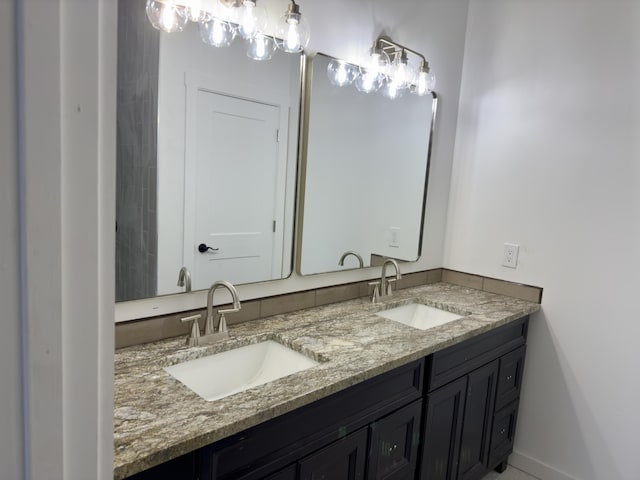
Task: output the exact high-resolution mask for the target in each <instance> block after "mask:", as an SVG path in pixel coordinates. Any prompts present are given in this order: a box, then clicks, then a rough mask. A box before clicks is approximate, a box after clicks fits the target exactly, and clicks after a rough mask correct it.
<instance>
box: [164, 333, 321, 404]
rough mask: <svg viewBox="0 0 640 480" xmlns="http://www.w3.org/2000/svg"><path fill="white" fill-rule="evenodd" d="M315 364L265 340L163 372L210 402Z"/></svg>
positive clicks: (184, 363)
mask: <svg viewBox="0 0 640 480" xmlns="http://www.w3.org/2000/svg"><path fill="white" fill-rule="evenodd" d="M315 365H318V362H316V361H315V360H312V359H311V358H309V357H307V356H305V355H303V354H301V353H298V352H296V351H295V350H291V349H290V348H287V347H285V346H283V345H281V344H279V343H278V342H274V341H273V340H267V341H264V342H260V343H255V344H251V345H246V346H244V347H239V348H235V349H233V350H228V351H226V352H221V353H216V354H214V355H209V356H208V357H202V358H197V359H195V360H189V361H187V362H183V363H179V364H177V365H172V366H170V367H165V370H166V371H167V372H168V373H169V374H171V375H172V376H173V377H175V378H176V379H177V380H179V381H180V382H181V383H183V384H184V385H186V386H187V387H189V388H190V389H191V390H193V391H194V392H195V393H197V394H198V395H200V396H201V397H202V398H204V399H205V400H207V401H213V400H218V399H220V398H223V397H226V396H228V395H232V394H234V393H238V392H241V391H243V390H247V389H249V388H252V387H257V386H258V385H263V384H265V383H268V382H271V381H273V380H277V379H278V378H282V377H286V376H287V375H291V374H293V373H296V372H300V371H302V370H306V369H307V368H311V367H313V366H315Z"/></svg>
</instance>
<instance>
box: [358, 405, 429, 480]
mask: <svg viewBox="0 0 640 480" xmlns="http://www.w3.org/2000/svg"><path fill="white" fill-rule="evenodd" d="M421 414H422V401H420V400H418V401H417V402H414V403H412V404H410V405H407V406H406V407H404V408H401V409H400V410H397V411H395V412H394V413H392V414H391V415H388V416H386V417H385V418H383V419H381V420H379V421H377V422H374V423H372V424H371V427H369V435H370V438H371V442H370V447H369V462H368V470H367V479H368V480H405V479H407V478H413V477H414V476H415V471H416V463H417V456H418V455H417V454H418V444H419V442H420V418H421V416H422V415H421Z"/></svg>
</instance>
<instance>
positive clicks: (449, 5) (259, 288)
mask: <svg viewBox="0 0 640 480" xmlns="http://www.w3.org/2000/svg"><path fill="white" fill-rule="evenodd" d="M287 3H288V2H287V0H263V1H262V4H263V5H264V6H265V7H266V8H267V9H268V10H269V11H270V12H271V13H272V17H274V18H277V17H279V16H280V15H281V12H284V11H285V9H286V6H287ZM467 3H468V2H467V0H455V1H452V0H427V1H420V0H407V1H402V2H388V1H384V0H368V1H366V2H363V1H361V0H327V1H323V2H317V1H303V2H300V9H301V11H302V14H303V15H305V16H307V19H308V20H309V24H310V28H311V41H310V43H309V47H308V50H309V51H311V52H313V51H319V52H322V53H325V54H328V55H331V56H335V57H337V58H343V59H345V60H348V61H355V60H358V59H360V58H361V57H362V55H363V53H364V52H366V51H367V50H368V49H369V48H371V45H372V44H373V41H374V40H375V39H376V38H377V37H378V36H379V35H380V34H382V33H385V34H387V35H389V36H390V37H391V38H392V39H393V40H395V41H397V42H399V43H401V44H404V45H406V46H408V47H410V48H413V49H415V50H417V51H419V52H421V53H423V54H424V55H425V56H426V57H427V58H428V60H429V63H430V65H431V66H432V67H433V69H434V71H435V73H436V75H437V77H438V85H437V87H436V91H437V93H438V95H439V103H438V120H437V122H436V128H435V133H434V141H433V151H432V155H431V167H430V173H429V178H430V181H429V191H428V193H427V212H428V213H427V217H426V220H425V228H424V236H423V246H422V252H423V253H422V257H421V258H420V259H419V261H418V262H416V263H413V264H411V265H407V266H406V267H403V272H410V271H419V270H425V269H428V268H437V267H441V266H442V255H443V249H444V229H445V219H446V212H447V202H448V195H449V181H450V175H451V162H452V155H453V145H454V139H455V128H456V121H457V111H458V94H459V87H460V76H461V70H462V54H463V49H464V37H465V28H466V15H467ZM379 275H380V269H369V270H367V271H364V272H363V271H357V270H353V271H349V272H340V273H339V274H335V273H330V274H320V275H314V276H309V277H301V276H299V275H297V274H296V273H293V274H292V276H291V277H290V278H288V279H285V280H282V281H273V282H269V283H259V284H253V285H242V286H240V287H239V289H238V292H239V294H240V298H241V299H250V298H257V297H261V296H265V295H275V294H280V293H287V292H292V291H296V290H303V289H310V288H317V287H322V286H326V285H335V284H340V283H348V282H353V281H358V280H363V279H367V278H373V277H375V276H379ZM216 300H217V299H216ZM221 300H222V298H221ZM222 301H224V300H222ZM205 303H206V292H204V293H202V292H200V293H193V294H191V295H180V296H169V297H159V298H156V299H145V300H138V301H133V302H124V303H119V304H117V305H116V321H124V320H127V319H133V318H140V317H147V316H151V315H159V314H162V313H168V312H176V311H182V310H188V309H191V308H200V307H202V306H204V305H205Z"/></svg>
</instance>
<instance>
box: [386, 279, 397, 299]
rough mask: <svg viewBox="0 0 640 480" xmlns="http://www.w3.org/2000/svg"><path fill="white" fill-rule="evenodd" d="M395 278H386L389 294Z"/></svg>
mask: <svg viewBox="0 0 640 480" xmlns="http://www.w3.org/2000/svg"><path fill="white" fill-rule="evenodd" d="M396 280H397V278H387V295H391V293H392V291H391V284H392V283H395V282H396Z"/></svg>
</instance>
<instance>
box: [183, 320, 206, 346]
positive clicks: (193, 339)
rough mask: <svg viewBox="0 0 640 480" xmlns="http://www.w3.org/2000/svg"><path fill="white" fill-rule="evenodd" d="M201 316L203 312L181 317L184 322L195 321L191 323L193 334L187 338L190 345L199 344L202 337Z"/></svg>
mask: <svg viewBox="0 0 640 480" xmlns="http://www.w3.org/2000/svg"><path fill="white" fill-rule="evenodd" d="M201 317H202V314H200V313H198V314H196V315H190V316H188V317H184V318H181V319H180V321H181V322H182V323H186V322H193V323H192V324H191V334H190V335H189V337H188V338H187V345H189V346H190V347H194V346H196V345H198V340H199V339H200V323H199V322H198V320H200V318H201Z"/></svg>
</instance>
